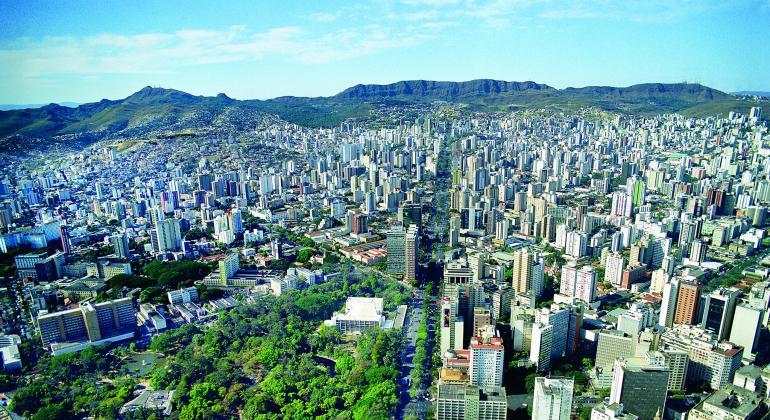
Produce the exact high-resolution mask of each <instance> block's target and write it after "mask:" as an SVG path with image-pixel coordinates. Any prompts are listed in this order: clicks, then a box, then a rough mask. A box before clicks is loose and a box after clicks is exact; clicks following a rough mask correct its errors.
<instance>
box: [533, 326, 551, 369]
mask: <svg viewBox="0 0 770 420" xmlns="http://www.w3.org/2000/svg"><path fill="white" fill-rule="evenodd" d="M552 353H553V325H546V324H543V323H541V322H537V323H534V324H532V341H531V344H530V347H529V361H530V362H532V364H533V365H535V369H536V370H537V371H538V372H546V371H548V370H550V369H551V354H552Z"/></svg>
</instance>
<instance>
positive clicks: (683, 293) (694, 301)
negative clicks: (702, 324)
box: [674, 281, 703, 325]
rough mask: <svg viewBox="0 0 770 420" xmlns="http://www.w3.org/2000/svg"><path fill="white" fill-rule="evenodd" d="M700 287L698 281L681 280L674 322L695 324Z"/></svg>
mask: <svg viewBox="0 0 770 420" xmlns="http://www.w3.org/2000/svg"><path fill="white" fill-rule="evenodd" d="M702 288H703V286H702V285H701V284H700V283H698V282H692V281H683V282H681V283H680V284H679V293H678V296H677V300H676V310H675V311H674V324H688V325H693V324H695V321H696V318H697V316H698V303H699V301H700V292H701V289H702Z"/></svg>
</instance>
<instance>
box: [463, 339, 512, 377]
mask: <svg viewBox="0 0 770 420" xmlns="http://www.w3.org/2000/svg"><path fill="white" fill-rule="evenodd" d="M504 353H505V348H504V347H503V340H502V339H501V338H498V337H492V338H490V339H489V341H488V342H483V341H482V340H481V338H479V337H474V338H472V339H471V345H470V361H469V368H468V376H469V378H470V384H471V385H476V386H481V387H488V386H501V385H502V384H503V369H504V367H505V366H504V362H503V359H504Z"/></svg>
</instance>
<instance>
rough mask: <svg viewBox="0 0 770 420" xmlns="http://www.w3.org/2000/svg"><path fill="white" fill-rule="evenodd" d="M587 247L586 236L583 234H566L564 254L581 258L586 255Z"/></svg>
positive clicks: (575, 232)
mask: <svg viewBox="0 0 770 420" xmlns="http://www.w3.org/2000/svg"><path fill="white" fill-rule="evenodd" d="M587 247H588V235H586V234H585V233H583V232H578V231H572V232H569V233H567V243H566V247H565V249H564V253H565V254H567V255H569V256H572V257H575V258H579V257H583V256H586V255H587Z"/></svg>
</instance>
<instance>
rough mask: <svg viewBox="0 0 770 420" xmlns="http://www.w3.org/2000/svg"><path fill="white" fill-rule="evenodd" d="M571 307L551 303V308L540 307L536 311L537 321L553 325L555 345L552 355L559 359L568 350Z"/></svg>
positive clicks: (552, 348)
mask: <svg viewBox="0 0 770 420" xmlns="http://www.w3.org/2000/svg"><path fill="white" fill-rule="evenodd" d="M570 312H571V311H570V309H569V308H566V307H560V306H559V305H556V304H554V305H551V307H550V308H540V309H538V310H536V311H535V322H538V323H543V324H546V325H552V326H553V345H552V347H551V357H552V358H553V359H558V358H560V357H563V356H564V354H565V353H566V351H567V336H568V335H569V319H570Z"/></svg>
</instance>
